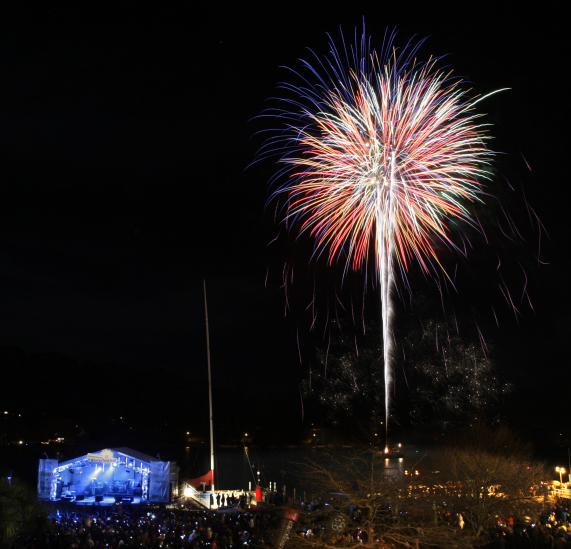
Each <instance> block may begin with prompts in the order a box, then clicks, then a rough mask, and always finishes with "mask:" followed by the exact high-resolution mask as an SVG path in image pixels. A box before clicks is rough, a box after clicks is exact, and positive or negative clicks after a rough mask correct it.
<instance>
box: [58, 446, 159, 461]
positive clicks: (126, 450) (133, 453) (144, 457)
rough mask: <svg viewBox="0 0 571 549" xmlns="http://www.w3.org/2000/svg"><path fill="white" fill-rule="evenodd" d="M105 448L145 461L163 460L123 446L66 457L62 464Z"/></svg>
mask: <svg viewBox="0 0 571 549" xmlns="http://www.w3.org/2000/svg"><path fill="white" fill-rule="evenodd" d="M105 450H111V451H112V452H119V453H121V454H125V455H127V456H129V457H131V458H134V459H138V460H139V461H145V462H147V463H150V462H152V461H161V460H160V459H159V458H156V457H153V456H150V455H148V454H144V453H143V452H139V451H137V450H133V449H132V448H127V447H126V446H122V447H120V448H102V449H101V450H97V451H95V452H88V453H87V454H83V455H81V456H77V457H74V458H71V459H66V460H65V461H61V462H60V465H66V464H68V463H72V462H74V461H77V460H78V459H81V458H83V457H87V456H88V455H89V454H100V453H102V452H103V451H105Z"/></svg>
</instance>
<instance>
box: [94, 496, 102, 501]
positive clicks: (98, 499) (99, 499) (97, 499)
mask: <svg viewBox="0 0 571 549" xmlns="http://www.w3.org/2000/svg"><path fill="white" fill-rule="evenodd" d="M102 501H103V496H95V502H96V503H101V502H102Z"/></svg>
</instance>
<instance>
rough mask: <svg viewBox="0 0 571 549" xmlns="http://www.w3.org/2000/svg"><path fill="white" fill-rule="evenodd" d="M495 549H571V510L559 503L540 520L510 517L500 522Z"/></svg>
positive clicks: (495, 535) (493, 546) (492, 544)
mask: <svg viewBox="0 0 571 549" xmlns="http://www.w3.org/2000/svg"><path fill="white" fill-rule="evenodd" d="M494 538H495V539H494V541H493V542H492V543H491V544H490V546H489V547H490V549H491V548H496V547H497V548H498V549H499V548H502V549H503V548H506V549H508V548H510V547H521V548H524V547H530V548H531V547H533V548H536V547H537V548H538V549H542V548H545V549H559V548H571V509H570V506H569V505H566V504H563V503H561V502H560V503H559V504H558V505H556V506H555V507H553V508H552V509H549V510H546V511H544V512H543V513H542V514H541V515H540V517H539V519H538V520H535V521H534V520H531V519H530V518H529V517H526V519H524V520H518V519H517V518H514V517H508V519H507V520H500V521H499V524H498V528H497V529H496V531H495V532H494Z"/></svg>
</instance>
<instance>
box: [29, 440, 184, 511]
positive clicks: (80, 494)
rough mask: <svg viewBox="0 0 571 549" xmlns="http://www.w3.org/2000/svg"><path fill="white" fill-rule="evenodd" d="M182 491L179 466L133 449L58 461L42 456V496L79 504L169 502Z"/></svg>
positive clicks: (40, 476) (40, 496) (102, 451)
mask: <svg viewBox="0 0 571 549" xmlns="http://www.w3.org/2000/svg"><path fill="white" fill-rule="evenodd" d="M177 490H178V467H177V466H176V464H175V463H174V462H170V461H160V460H158V459H156V458H153V457H152V456H148V455H146V454H142V453H141V452H137V451H136V450H131V449H130V448H115V449H105V450H101V451H100V452H97V453H89V454H85V455H83V456H80V457H78V458H75V459H70V460H67V461H63V462H58V461H57V460H54V459H41V460H40V463H39V472H38V497H39V498H40V499H42V500H48V501H70V502H74V503H76V504H78V505H114V504H115V503H129V504H134V505H136V504H140V503H167V502H169V501H170V499H171V497H172V496H174V495H176V494H177Z"/></svg>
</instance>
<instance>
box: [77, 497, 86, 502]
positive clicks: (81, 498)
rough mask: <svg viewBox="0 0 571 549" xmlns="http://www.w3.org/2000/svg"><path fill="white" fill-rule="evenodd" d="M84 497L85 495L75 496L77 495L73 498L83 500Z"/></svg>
mask: <svg viewBox="0 0 571 549" xmlns="http://www.w3.org/2000/svg"><path fill="white" fill-rule="evenodd" d="M84 497H85V496H77V497H76V498H75V501H83V498H84Z"/></svg>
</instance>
